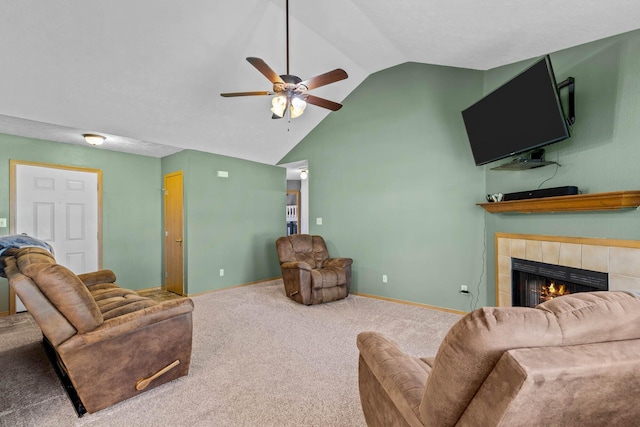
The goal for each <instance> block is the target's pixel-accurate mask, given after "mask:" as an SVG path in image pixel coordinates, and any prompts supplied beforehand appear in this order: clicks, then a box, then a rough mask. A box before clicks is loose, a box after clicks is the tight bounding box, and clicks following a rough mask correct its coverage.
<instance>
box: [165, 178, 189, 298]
mask: <svg viewBox="0 0 640 427" xmlns="http://www.w3.org/2000/svg"><path fill="white" fill-rule="evenodd" d="M183 198H184V196H183V175H182V171H178V172H172V173H169V174H167V175H165V176H164V230H165V231H164V266H165V273H164V289H165V290H167V291H169V292H173V293H176V294H179V295H184V214H183Z"/></svg>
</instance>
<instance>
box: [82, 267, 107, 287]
mask: <svg viewBox="0 0 640 427" xmlns="http://www.w3.org/2000/svg"><path fill="white" fill-rule="evenodd" d="M78 278H79V279H80V280H82V282H83V283H84V284H85V286H86V287H90V286H92V285H97V284H100V283H114V282H115V281H116V275H115V273H114V272H113V271H111V270H99V271H94V272H92V273H84V274H78Z"/></svg>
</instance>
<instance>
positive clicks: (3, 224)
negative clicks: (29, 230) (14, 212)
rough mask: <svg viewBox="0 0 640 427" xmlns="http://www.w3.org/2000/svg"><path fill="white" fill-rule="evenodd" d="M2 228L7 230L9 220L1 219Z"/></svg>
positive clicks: (0, 226) (0, 225)
mask: <svg viewBox="0 0 640 427" xmlns="http://www.w3.org/2000/svg"><path fill="white" fill-rule="evenodd" d="M0 228H7V218H0Z"/></svg>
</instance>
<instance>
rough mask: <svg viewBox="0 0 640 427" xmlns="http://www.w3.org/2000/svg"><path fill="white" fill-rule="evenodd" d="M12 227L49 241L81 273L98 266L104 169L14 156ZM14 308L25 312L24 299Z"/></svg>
mask: <svg viewBox="0 0 640 427" xmlns="http://www.w3.org/2000/svg"><path fill="white" fill-rule="evenodd" d="M10 169H11V173H10V176H11V178H10V179H11V232H12V233H13V234H22V233H24V234H27V235H29V236H32V237H35V238H37V239H40V240H44V241H46V242H47V243H49V244H50V245H51V246H52V247H53V249H54V251H55V257H56V262H57V263H58V264H61V265H64V266H65V267H67V268H69V269H70V270H71V271H73V272H74V273H76V274H81V273H88V272H92V271H96V270H99V269H100V268H101V267H102V262H101V217H102V214H101V199H102V197H101V190H100V189H101V186H102V171H101V170H98V169H87V168H76V167H67V166H59V165H48V164H41V163H28V162H20V161H13V160H12V161H11V162H10ZM12 301H13V297H11V298H10V309H9V311H10V312H15V311H16V310H17V311H22V310H23V309H24V306H23V305H22V304H21V302H20V301H19V300H16V304H15V305H14V304H11V302H12Z"/></svg>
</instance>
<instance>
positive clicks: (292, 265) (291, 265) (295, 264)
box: [280, 261, 311, 271]
mask: <svg viewBox="0 0 640 427" xmlns="http://www.w3.org/2000/svg"><path fill="white" fill-rule="evenodd" d="M280 268H282V269H287V270H309V271H311V266H310V265H309V264H307V263H306V262H303V261H287V262H283V263H282V264H280Z"/></svg>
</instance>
